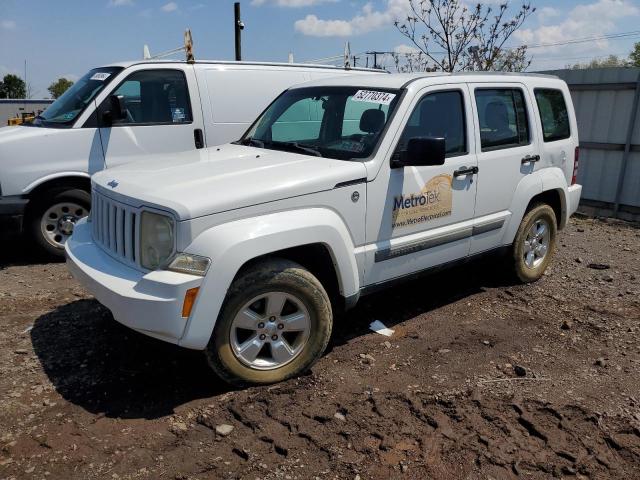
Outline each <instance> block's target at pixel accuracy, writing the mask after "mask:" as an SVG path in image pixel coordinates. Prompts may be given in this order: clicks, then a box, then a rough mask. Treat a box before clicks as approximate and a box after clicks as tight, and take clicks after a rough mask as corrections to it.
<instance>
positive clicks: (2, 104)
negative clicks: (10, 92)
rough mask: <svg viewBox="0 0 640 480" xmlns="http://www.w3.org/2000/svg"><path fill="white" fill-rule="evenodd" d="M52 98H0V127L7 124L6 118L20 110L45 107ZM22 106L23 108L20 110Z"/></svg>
mask: <svg viewBox="0 0 640 480" xmlns="http://www.w3.org/2000/svg"><path fill="white" fill-rule="evenodd" d="M52 102H53V100H46V99H44V100H15V99H6V98H0V127H4V126H6V125H7V120H9V119H10V118H13V117H15V116H17V115H18V114H19V113H20V112H21V111H24V112H36V113H37V112H38V111H41V110H44V109H45V108H47V107H48V106H49V105H51V103H52ZM21 108H24V110H20V109H21Z"/></svg>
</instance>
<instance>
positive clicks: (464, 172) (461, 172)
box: [453, 167, 478, 177]
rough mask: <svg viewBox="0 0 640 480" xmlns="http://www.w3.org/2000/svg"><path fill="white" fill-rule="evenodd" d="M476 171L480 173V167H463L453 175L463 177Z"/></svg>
mask: <svg viewBox="0 0 640 480" xmlns="http://www.w3.org/2000/svg"><path fill="white" fill-rule="evenodd" d="M476 173H478V167H469V168H466V167H463V168H459V169H458V170H456V171H455V172H453V176H454V177H462V176H464V175H474V174H476Z"/></svg>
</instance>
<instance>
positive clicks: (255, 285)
mask: <svg viewBox="0 0 640 480" xmlns="http://www.w3.org/2000/svg"><path fill="white" fill-rule="evenodd" d="M332 322H333V315H332V311H331V302H330V300H329V296H328V295H327V292H326V291H325V289H324V287H323V286H322V284H321V283H320V281H319V280H318V279H317V278H316V277H315V276H314V275H312V274H311V273H310V272H309V271H308V270H306V269H305V268H304V267H302V266H301V265H299V264H297V263H295V262H292V261H289V260H285V259H273V260H268V261H265V262H261V263H259V264H256V265H255V266H253V267H251V268H250V269H248V270H247V271H246V272H245V273H243V274H241V276H240V277H239V278H237V279H236V280H235V281H234V282H233V284H232V285H231V288H230V289H229V293H228V295H227V299H226V300H225V303H224V305H223V307H222V309H221V313H220V315H219V317H218V321H217V322H216V326H215V328H214V331H213V334H212V336H211V339H210V340H209V344H208V345H207V348H206V350H205V352H206V355H207V360H208V362H209V365H210V366H211V368H212V369H213V370H214V371H215V372H216V373H217V374H218V376H220V377H221V378H222V379H223V380H225V381H226V382H228V383H230V384H232V385H235V386H239V387H243V386H249V385H264V384H270V383H275V382H280V381H282V380H286V379H288V378H291V377H295V376H297V375H299V374H301V373H303V372H304V371H306V370H307V369H309V368H310V367H311V365H312V364H313V363H315V362H316V360H318V359H319V358H320V356H321V355H322V353H323V352H324V350H325V348H326V347H327V344H328V343H329V338H330V336H331V327H332Z"/></svg>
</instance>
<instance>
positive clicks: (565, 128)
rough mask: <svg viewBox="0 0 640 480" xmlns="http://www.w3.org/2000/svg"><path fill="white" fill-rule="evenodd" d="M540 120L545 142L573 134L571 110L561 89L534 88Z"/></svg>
mask: <svg viewBox="0 0 640 480" xmlns="http://www.w3.org/2000/svg"><path fill="white" fill-rule="evenodd" d="M534 94H535V97H536V103H537V104H538V111H539V112H540V121H541V123H542V138H544V141H545V142H554V141H556V140H562V139H565V138H569V137H570V136H571V130H570V128H569V112H568V111H567V104H566V102H565V101H564V95H563V94H562V91H561V90H556V89H551V88H536V89H535V90H534Z"/></svg>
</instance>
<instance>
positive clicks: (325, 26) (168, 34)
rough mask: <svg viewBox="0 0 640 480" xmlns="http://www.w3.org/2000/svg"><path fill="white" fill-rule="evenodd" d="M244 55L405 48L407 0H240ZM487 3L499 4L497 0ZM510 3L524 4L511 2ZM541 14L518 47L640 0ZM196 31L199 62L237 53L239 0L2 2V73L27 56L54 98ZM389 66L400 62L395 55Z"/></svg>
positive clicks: (609, 0)
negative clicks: (67, 83)
mask: <svg viewBox="0 0 640 480" xmlns="http://www.w3.org/2000/svg"><path fill="white" fill-rule="evenodd" d="M241 3H242V16H243V20H244V22H245V24H246V29H245V31H244V33H243V55H244V59H246V60H272V61H286V60H287V55H288V53H289V51H292V52H293V53H294V56H295V60H296V61H304V60H311V59H317V58H323V57H329V56H332V55H338V54H340V53H342V51H343V49H344V43H345V41H346V40H349V41H350V42H351V50H352V52H353V53H359V52H363V51H366V50H370V49H377V50H393V49H396V48H403V47H402V46H403V45H407V44H408V41H407V40H406V39H405V38H404V37H402V36H401V35H400V34H399V33H398V32H397V31H396V30H395V28H394V27H393V18H394V17H396V16H399V15H400V16H401V15H402V14H403V13H404V9H405V8H406V4H407V0H371V1H368V2H367V1H355V0H242V2H241ZM485 3H491V4H496V5H497V4H498V3H500V2H499V1H497V0H489V1H487V2H485ZM510 3H511V4H512V5H514V6H515V5H518V2H515V1H513V0H512V1H511V2H510ZM532 4H533V6H535V7H536V8H537V12H536V13H535V14H534V15H533V16H532V17H531V18H530V19H529V20H528V21H527V23H526V24H525V25H524V27H523V29H522V30H521V31H520V32H518V35H517V37H514V38H513V41H512V44H519V43H528V44H530V45H532V44H540V43H545V44H546V43H554V42H566V41H567V40H571V39H575V38H584V37H593V36H600V35H606V34H611V33H618V32H629V31H634V30H640V0H585V1H575V0H571V1H562V2H559V1H547V0H545V1H535V0H533V1H532ZM187 27H189V28H191V30H192V32H193V37H194V43H195V55H196V58H206V59H232V58H233V0H174V1H168V0H163V1H151V0H82V1H81V0H65V1H63V0H59V1H52V0H0V75H4V74H5V73H7V72H11V73H18V74H20V75H22V72H23V68H24V61H25V60H27V66H28V72H27V73H28V80H29V83H30V84H31V86H32V88H33V92H32V93H33V96H36V97H46V96H48V93H47V91H46V87H47V85H49V83H50V82H51V81H53V80H54V79H56V78H58V77H60V76H68V77H71V78H72V79H75V78H77V77H79V76H81V75H82V74H83V73H84V72H86V70H88V69H89V68H91V67H93V66H98V65H103V64H107V63H109V62H114V61H120V60H132V59H138V58H141V56H142V47H143V45H144V44H145V43H146V44H148V45H149V46H150V48H151V52H152V53H154V52H155V53H157V52H160V51H164V50H168V49H171V48H174V47H177V46H179V45H180V44H181V42H182V32H183V31H184V29H185V28H187ZM639 40H640V35H636V36H635V37H625V38H622V39H615V40H600V41H597V42H589V43H580V44H573V45H571V44H570V45H562V46H556V47H547V48H537V49H532V50H531V51H530V52H531V53H532V54H533V55H534V63H533V65H532V68H533V69H548V68H559V67H562V66H564V65H565V64H567V63H575V62H578V61H586V60H588V59H589V58H591V57H596V56H602V55H606V54H609V53H614V54H623V55H626V54H627V53H628V52H629V51H630V49H631V46H632V45H633V43H634V41H639ZM387 66H388V67H389V68H391V67H392V64H391V62H390V61H389V60H387Z"/></svg>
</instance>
